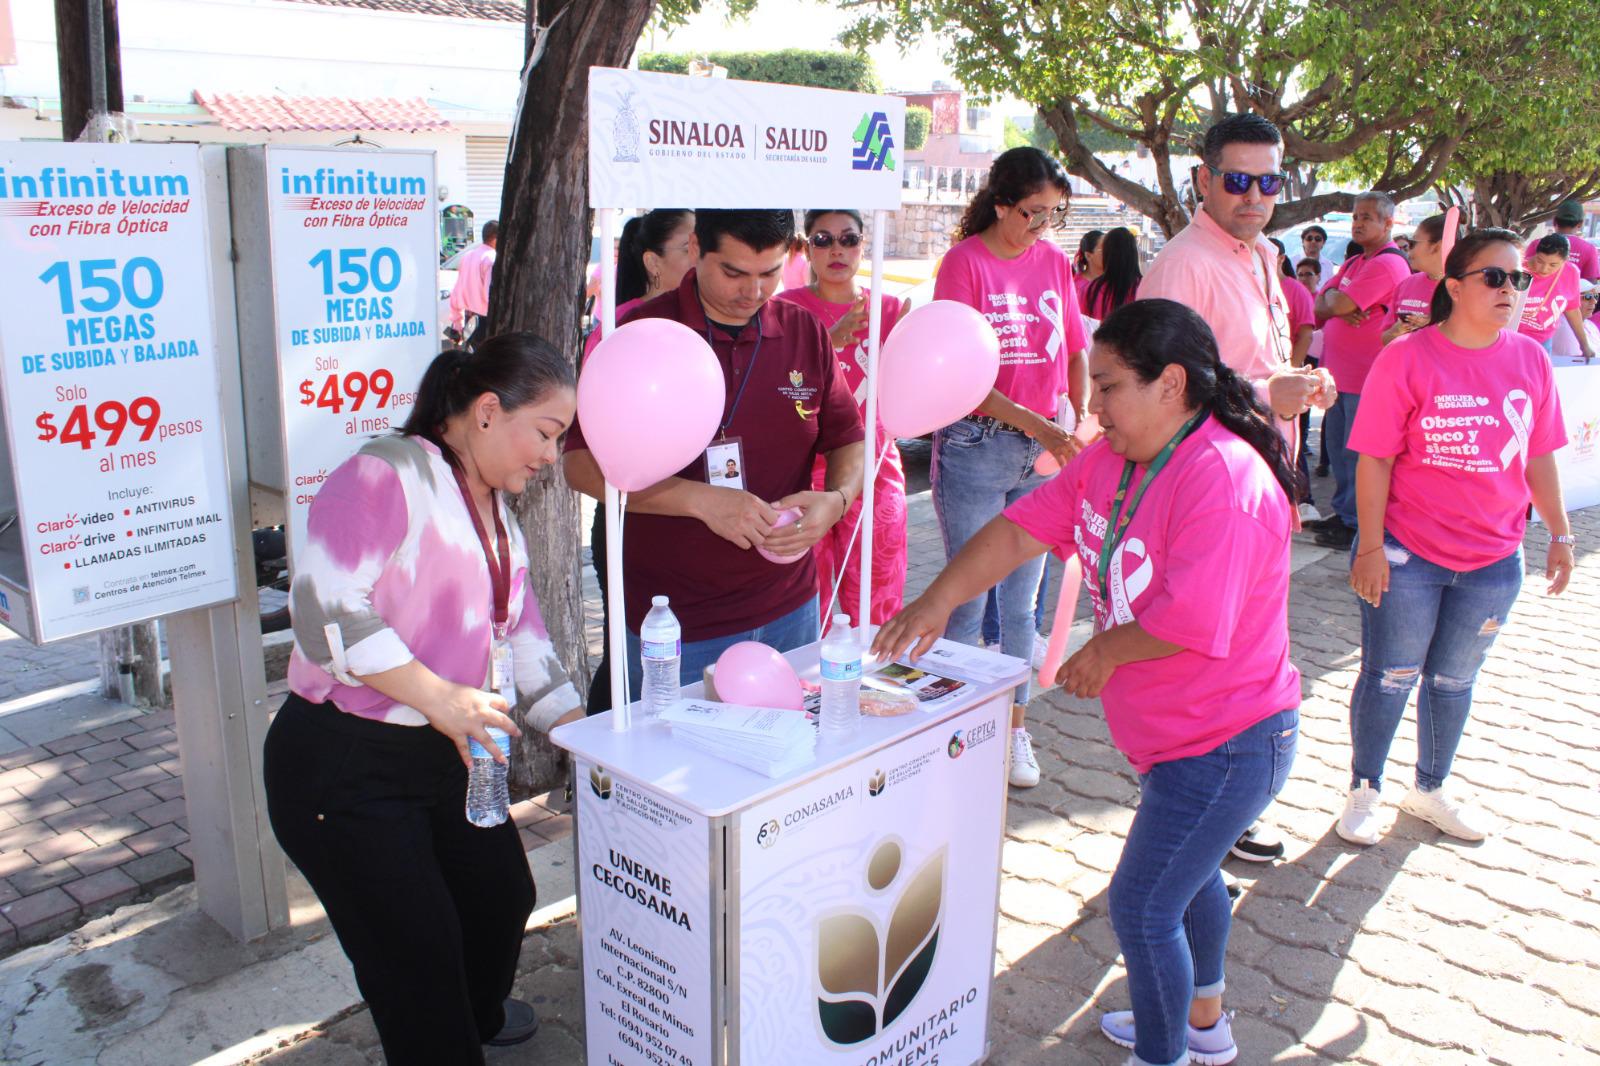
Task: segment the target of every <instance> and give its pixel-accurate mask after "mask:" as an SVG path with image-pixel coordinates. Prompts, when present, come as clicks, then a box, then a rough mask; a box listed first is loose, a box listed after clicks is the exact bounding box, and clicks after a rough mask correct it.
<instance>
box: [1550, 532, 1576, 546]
mask: <svg viewBox="0 0 1600 1066" xmlns="http://www.w3.org/2000/svg"><path fill="white" fill-rule="evenodd" d="M1550 543H1551V544H1565V545H1566V546H1567V547H1569V548H1572V547H1576V546H1577V544H1578V537H1577V534H1575V533H1568V534H1566V535H1565V536H1560V537H1558V536H1555V535H1551V537H1550Z"/></svg>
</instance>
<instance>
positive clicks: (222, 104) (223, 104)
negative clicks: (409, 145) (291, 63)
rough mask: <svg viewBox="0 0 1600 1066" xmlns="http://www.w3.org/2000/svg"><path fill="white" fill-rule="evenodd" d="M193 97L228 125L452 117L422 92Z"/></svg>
mask: <svg viewBox="0 0 1600 1066" xmlns="http://www.w3.org/2000/svg"><path fill="white" fill-rule="evenodd" d="M194 98H195V100H196V101H197V102H198V103H200V104H201V105H202V106H204V107H205V109H206V110H207V111H209V112H211V113H212V115H214V116H216V119H217V121H218V122H219V123H221V124H222V126H223V128H224V129H230V130H407V131H410V130H435V129H448V128H449V127H450V123H449V122H447V121H445V118H444V116H443V115H441V114H439V112H437V111H435V110H434V109H433V106H432V105H431V104H429V103H428V102H427V101H426V100H424V99H422V98H421V97H413V98H412V99H410V100H395V99H392V98H389V99H382V98H380V99H372V100H356V99H352V98H350V97H345V96H247V95H243V94H239V93H208V92H202V91H201V90H199V89H196V90H195V94H194Z"/></svg>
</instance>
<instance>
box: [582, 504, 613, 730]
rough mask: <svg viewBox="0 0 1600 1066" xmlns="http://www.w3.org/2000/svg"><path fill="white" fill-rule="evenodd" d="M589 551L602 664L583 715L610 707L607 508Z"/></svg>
mask: <svg viewBox="0 0 1600 1066" xmlns="http://www.w3.org/2000/svg"><path fill="white" fill-rule="evenodd" d="M589 553H590V555H591V556H592V557H593V560H594V577H595V580H596V581H598V582H599V583H600V665H598V666H596V667H595V668H594V676H593V677H591V678H590V679H589V700H588V703H587V705H586V706H585V708H584V712H583V713H584V714H586V715H588V714H599V713H600V712H601V711H609V710H610V709H611V600H610V598H609V597H608V596H607V595H606V592H607V588H606V585H607V582H606V509H605V505H604V504H601V505H600V506H599V507H597V508H595V512H594V523H593V525H591V526H590V527H589Z"/></svg>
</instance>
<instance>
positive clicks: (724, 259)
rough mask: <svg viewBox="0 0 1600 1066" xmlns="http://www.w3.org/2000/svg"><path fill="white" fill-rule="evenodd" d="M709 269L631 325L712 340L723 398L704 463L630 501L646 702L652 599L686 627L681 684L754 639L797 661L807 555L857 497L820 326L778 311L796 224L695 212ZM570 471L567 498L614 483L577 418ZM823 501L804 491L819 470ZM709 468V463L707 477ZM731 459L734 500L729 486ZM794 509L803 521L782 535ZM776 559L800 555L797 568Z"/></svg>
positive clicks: (634, 617)
mask: <svg viewBox="0 0 1600 1066" xmlns="http://www.w3.org/2000/svg"><path fill="white" fill-rule="evenodd" d="M694 229H695V236H696V237H697V238H698V240H699V244H700V258H699V261H698V263H697V264H696V267H695V269H693V270H691V271H690V272H689V273H688V274H687V275H685V276H684V279H683V283H682V284H681V285H679V286H678V288H677V289H676V291H673V292H668V293H663V294H662V295H660V296H658V297H656V298H655V299H653V300H650V301H648V302H647V303H644V304H641V305H640V306H639V307H636V308H634V310H633V311H632V312H630V313H629V314H628V315H627V317H626V318H625V319H624V321H633V320H634V319H639V318H670V319H672V320H674V321H676V322H682V323H683V324H684V325H686V326H688V327H689V328H690V329H692V330H694V331H696V332H697V333H699V334H700V335H701V336H703V337H705V338H706V340H707V342H708V343H709V344H710V345H711V349H712V351H713V352H715V353H716V356H717V360H718V362H720V363H721V364H722V373H723V376H724V378H725V379H726V382H727V398H726V400H725V403H724V407H723V417H722V424H721V426H720V428H719V430H718V433H717V435H716V437H715V438H713V440H712V442H711V447H710V448H709V449H708V454H707V455H702V456H701V457H700V458H699V459H697V460H695V461H694V462H693V463H691V464H689V465H688V466H686V467H684V468H683V469H682V470H680V471H678V473H677V474H675V475H673V476H672V477H669V478H667V479H666V480H665V481H662V482H661V483H659V484H657V485H652V486H651V487H650V488H648V489H643V490H641V491H639V492H633V493H629V494H628V514H627V518H626V520H625V523H624V526H623V538H622V539H623V554H622V572H623V582H624V586H625V589H626V597H625V598H626V607H627V629H628V678H629V684H630V686H631V688H632V690H633V691H634V692H635V693H637V692H638V691H639V683H640V677H641V670H640V663H639V627H640V625H641V624H642V623H643V622H644V616H645V613H646V612H647V611H649V609H650V598H651V597H652V596H667V597H670V599H671V602H672V612H673V614H675V615H677V617H678V621H679V623H680V624H681V625H682V626H683V665H682V676H683V679H684V681H685V682H686V683H689V682H693V681H696V680H698V679H699V677H700V675H701V673H702V672H703V670H704V669H705V667H706V666H708V665H710V664H712V663H714V662H716V661H717V657H718V656H719V655H721V654H722V652H723V651H725V650H726V649H727V648H728V647H729V646H730V645H732V644H735V643H738V642H739V641H741V640H759V641H761V642H762V643H764V644H769V645H771V646H772V647H774V648H777V649H778V650H779V651H788V650H790V649H792V648H797V647H800V646H802V645H805V644H809V643H811V642H812V641H814V640H816V639H817V635H818V625H817V622H818V605H817V571H816V566H815V565H814V564H813V562H812V559H811V546H812V545H813V544H815V543H816V542H817V541H818V540H820V539H821V538H822V535H823V534H824V533H826V532H827V531H828V529H830V528H831V527H832V526H833V525H834V523H836V522H838V521H839V519H840V518H841V517H842V516H843V515H844V513H845V512H846V511H847V510H848V509H849V507H850V504H851V503H852V502H854V500H855V498H856V495H857V494H858V493H859V492H860V491H861V475H862V465H863V462H862V445H861V440H862V436H863V434H862V428H861V416H860V414H859V412H858V411H857V409H856V404H855V399H854V398H853V397H852V396H851V395H850V392H849V389H848V387H847V386H846V384H845V381H844V378H843V377H842V376H841V375H840V374H839V373H838V369H837V364H836V362H835V360H834V355H833V345H832V344H831V343H830V342H829V340H828V331H827V329H826V328H825V327H824V326H823V324H822V322H821V321H820V320H818V319H817V318H816V317H815V316H813V315H812V314H811V313H810V312H809V311H807V310H805V309H804V308H802V307H800V306H799V305H797V304H790V303H784V302H782V301H773V300H772V296H773V294H774V293H775V292H776V291H777V289H778V285H779V283H780V281H781V279H782V275H783V265H784V258H785V254H786V253H787V251H788V248H789V242H790V240H791V238H792V237H793V236H794V215H793V214H792V213H791V212H789V211H765V210H763V211H696V212H695V223H694ZM566 452H567V454H566V458H565V461H564V469H565V471H566V475H567V481H568V483H570V484H571V485H572V487H573V488H575V489H577V490H578V491H579V492H582V493H584V494H585V495H588V496H593V497H595V498H596V499H602V498H603V497H604V492H605V483H604V481H603V479H602V476H601V474H600V468H599V466H598V465H597V464H596V463H595V461H594V456H593V455H592V454H591V453H590V452H589V450H588V447H587V446H586V445H585V443H584V438H583V427H582V425H581V424H580V423H579V422H577V421H574V422H573V424H572V429H571V430H570V431H569V432H568V434H567V443H566ZM817 455H822V456H824V457H825V458H826V461H827V482H826V484H827V488H826V489H825V490H824V491H822V492H813V491H811V467H812V461H813V459H814V458H815V457H816V456H817ZM708 460H709V466H708ZM730 460H732V462H733V464H734V469H735V470H736V471H737V474H738V477H737V479H736V480H738V481H740V482H742V486H741V487H732V486H731V485H730V481H729V478H728V477H727V469H728V462H729V461H730ZM786 508H795V509H797V510H798V511H800V512H801V515H800V519H799V520H798V521H796V522H794V523H793V524H792V525H788V526H785V527H783V528H781V529H776V528H774V526H775V523H776V522H777V520H778V513H779V512H780V511H782V510H784V509H786ZM758 547H764V548H766V549H767V550H768V551H769V552H771V553H772V554H774V555H779V556H787V555H796V554H800V555H802V558H801V559H800V560H798V561H797V562H794V563H790V564H787V565H785V564H782V563H774V562H770V561H768V560H767V559H766V558H764V557H763V556H762V555H761V554H760V553H759V552H757V551H756V550H755V549H756V548H758Z"/></svg>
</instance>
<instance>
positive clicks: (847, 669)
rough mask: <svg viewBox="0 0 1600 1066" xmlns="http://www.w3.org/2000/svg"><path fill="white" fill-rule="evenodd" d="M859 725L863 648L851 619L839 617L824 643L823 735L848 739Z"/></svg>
mask: <svg viewBox="0 0 1600 1066" xmlns="http://www.w3.org/2000/svg"><path fill="white" fill-rule="evenodd" d="M860 722H861V645H860V643H859V642H858V641H857V639H856V634H855V632H854V631H853V630H851V628H850V616H849V615H847V614H836V615H834V616H833V624H832V625H831V626H829V627H828V635H827V636H826V637H825V638H823V641H822V720H821V730H822V736H823V737H844V736H848V735H850V734H851V733H853V732H854V731H855V728H856V726H857V725H858V724H860Z"/></svg>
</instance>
